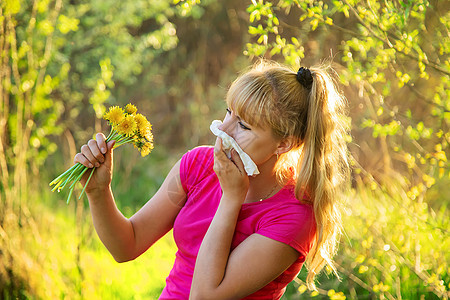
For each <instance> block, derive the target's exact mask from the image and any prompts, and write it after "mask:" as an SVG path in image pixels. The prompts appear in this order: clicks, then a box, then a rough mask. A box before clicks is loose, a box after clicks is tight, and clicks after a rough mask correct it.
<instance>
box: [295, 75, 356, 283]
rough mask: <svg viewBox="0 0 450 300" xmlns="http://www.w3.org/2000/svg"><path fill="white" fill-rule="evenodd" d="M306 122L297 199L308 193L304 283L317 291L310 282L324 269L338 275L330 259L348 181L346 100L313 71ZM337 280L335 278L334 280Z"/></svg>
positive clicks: (329, 82)
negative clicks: (312, 230) (310, 230)
mask: <svg viewBox="0 0 450 300" xmlns="http://www.w3.org/2000/svg"><path fill="white" fill-rule="evenodd" d="M311 71H312V76H313V82H312V86H311V90H310V92H309V96H308V99H307V101H308V114H307V115H308V118H307V125H306V126H305V127H306V131H305V135H304V140H303V145H302V151H301V158H300V160H299V166H298V176H297V183H296V187H295V192H296V195H298V197H299V199H303V198H304V197H303V196H304V193H307V195H308V198H309V199H310V201H311V204H312V207H313V211H314V217H315V221H316V236H315V239H314V241H313V244H312V248H311V250H310V252H309V254H308V256H307V258H306V265H307V268H308V271H309V272H308V275H307V284H308V287H309V288H310V289H315V284H314V277H315V275H316V274H318V273H319V272H320V270H321V269H322V268H323V267H324V265H325V264H328V266H329V267H330V268H331V269H332V270H333V272H334V273H335V274H336V276H338V274H337V271H336V268H335V266H334V263H333V261H332V257H333V256H334V255H335V254H336V251H337V243H338V239H339V236H340V234H341V227H342V223H341V222H342V221H341V214H340V208H339V199H341V198H342V196H343V195H342V194H341V192H342V191H343V188H345V187H346V185H345V183H346V182H347V179H348V178H349V165H348V160H347V147H346V143H345V134H346V127H345V125H344V124H343V123H344V120H343V118H342V116H343V110H344V98H343V97H342V95H339V94H338V92H337V91H336V88H335V85H334V83H333V81H332V80H331V78H330V76H329V75H328V74H327V72H326V71H325V70H324V69H322V68H312V69H311ZM338 277H339V276H338Z"/></svg>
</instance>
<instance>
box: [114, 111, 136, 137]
mask: <svg viewBox="0 0 450 300" xmlns="http://www.w3.org/2000/svg"><path fill="white" fill-rule="evenodd" d="M136 129H137V125H136V121H135V120H134V117H133V116H131V115H128V116H126V117H125V118H124V119H123V120H122V122H120V124H118V125H117V126H116V130H117V132H118V133H119V134H122V135H126V136H133V135H134V134H135V131H136Z"/></svg>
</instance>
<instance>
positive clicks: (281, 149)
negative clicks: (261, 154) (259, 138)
mask: <svg viewBox="0 0 450 300" xmlns="http://www.w3.org/2000/svg"><path fill="white" fill-rule="evenodd" d="M294 144H295V143H294V137H293V136H288V137H285V138H283V139H282V140H281V141H280V142H279V144H278V147H277V153H278V154H283V153H286V152H289V151H290V150H291V149H292V148H293V147H294Z"/></svg>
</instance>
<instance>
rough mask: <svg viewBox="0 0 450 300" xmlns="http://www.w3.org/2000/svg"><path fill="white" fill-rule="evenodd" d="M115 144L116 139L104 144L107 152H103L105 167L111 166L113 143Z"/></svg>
mask: <svg viewBox="0 0 450 300" xmlns="http://www.w3.org/2000/svg"><path fill="white" fill-rule="evenodd" d="M115 144H116V141H114V140H113V141H109V142H108V143H107V144H106V149H108V150H107V152H106V154H105V164H106V165H107V167H109V168H111V166H112V162H113V150H114V145H115Z"/></svg>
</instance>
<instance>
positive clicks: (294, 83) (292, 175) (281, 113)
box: [226, 61, 349, 289]
mask: <svg viewBox="0 0 450 300" xmlns="http://www.w3.org/2000/svg"><path fill="white" fill-rule="evenodd" d="M309 70H310V71H311V74H312V77H313V83H312V86H311V88H310V89H309V88H306V87H304V86H303V85H302V84H300V83H299V81H298V80H297V77H296V76H297V73H296V72H294V71H292V70H291V69H289V68H287V67H283V66H280V65H278V64H275V63H273V62H266V61H263V62H260V63H258V64H257V65H255V66H254V67H253V68H252V69H251V70H250V71H248V72H246V73H244V74H243V75H241V76H240V77H238V78H237V79H236V80H235V81H234V82H233V84H232V85H231V87H230V89H229V91H228V93H227V99H226V101H227V104H228V105H229V107H231V108H232V109H233V110H234V111H236V113H237V114H238V115H239V116H240V117H241V118H243V119H244V120H246V121H247V122H248V123H250V124H252V125H256V126H261V127H267V126H268V127H269V128H271V130H272V133H273V135H274V136H275V137H276V138H279V139H283V138H287V137H293V140H294V145H293V148H292V149H291V150H290V151H289V152H287V153H284V154H282V155H281V156H280V158H279V159H278V162H277V164H276V166H275V168H276V174H277V178H278V180H279V181H280V183H282V184H283V185H284V184H289V183H291V184H295V195H296V197H297V199H299V200H300V201H303V202H308V203H310V204H311V205H312V208H313V211H314V218H315V221H316V234H315V238H314V240H313V242H312V245H311V250H310V252H309V254H308V255H307V257H306V266H307V268H308V275H307V280H306V282H307V284H308V287H309V288H310V289H315V284H314V278H315V276H316V275H317V274H318V273H319V272H320V271H321V269H322V268H323V267H324V266H325V264H328V266H330V267H331V269H332V270H333V271H334V273H335V274H336V275H337V276H338V274H337V271H336V268H335V266H334V264H333V261H332V257H333V256H334V254H335V253H336V251H337V244H338V239H339V237H340V234H341V226H342V224H341V222H342V221H341V215H340V208H339V206H340V205H339V202H340V201H339V199H342V197H343V195H342V192H343V191H344V189H345V188H346V187H347V184H346V183H348V178H349V165H348V161H347V145H346V142H345V135H346V133H347V126H346V121H345V113H344V108H345V98H344V97H343V95H341V94H340V93H339V92H338V91H337V89H336V85H335V84H334V82H333V80H332V78H331V77H330V75H329V74H328V72H327V67H324V66H318V67H312V68H310V69H309Z"/></svg>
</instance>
